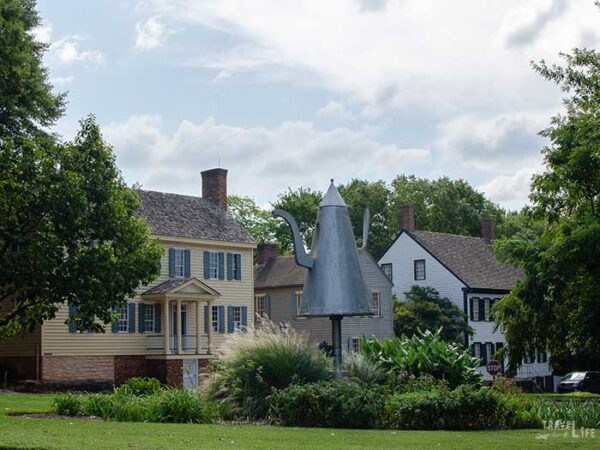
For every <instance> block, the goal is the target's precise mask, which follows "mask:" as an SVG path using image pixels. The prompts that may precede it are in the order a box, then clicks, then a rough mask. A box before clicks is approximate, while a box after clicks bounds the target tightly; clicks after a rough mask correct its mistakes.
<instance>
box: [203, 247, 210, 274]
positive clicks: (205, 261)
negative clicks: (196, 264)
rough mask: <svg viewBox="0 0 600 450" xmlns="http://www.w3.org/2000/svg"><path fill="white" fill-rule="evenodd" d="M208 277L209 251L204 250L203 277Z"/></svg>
mask: <svg viewBox="0 0 600 450" xmlns="http://www.w3.org/2000/svg"><path fill="white" fill-rule="evenodd" d="M209 278H210V252H204V279H205V280H208V279H209Z"/></svg>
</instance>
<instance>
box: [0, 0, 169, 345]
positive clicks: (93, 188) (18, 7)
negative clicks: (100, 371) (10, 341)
mask: <svg viewBox="0 0 600 450" xmlns="http://www.w3.org/2000/svg"><path fill="white" fill-rule="evenodd" d="M34 6H35V5H34V2H32V1H26V0H8V1H4V2H2V3H0V56H1V61H2V62H1V63H0V303H1V304H2V315H0V339H3V338H7V337H10V336H13V335H15V334H16V333H18V332H21V331H30V330H33V329H34V328H35V326H36V325H38V324H40V323H41V322H42V321H44V320H47V319H51V318H53V317H54V316H55V313H56V311H57V310H58V308H59V307H60V305H62V304H63V303H64V302H67V303H68V304H69V305H72V306H75V307H77V308H78V312H77V314H75V315H74V316H73V317H72V319H71V320H74V321H76V323H77V326H78V327H79V328H80V329H95V330H98V331H100V330H101V326H100V325H98V324H97V323H96V321H95V319H98V320H99V321H102V322H104V323H108V322H110V320H111V319H112V312H111V311H112V309H113V307H114V306H117V305H120V304H121V303H122V302H123V301H124V300H125V299H127V298H129V297H132V296H133V295H135V293H136V288H137V287H138V286H139V285H140V284H144V283H147V282H149V281H150V280H152V279H153V278H155V277H156V273H157V271H158V265H159V257H160V254H161V249H160V247H159V245H158V243H157V242H155V241H154V240H151V239H150V236H149V230H148V227H147V225H146V224H145V222H144V221H143V219H140V218H137V217H136V215H135V212H136V210H137V208H138V207H139V199H138V198H137V195H136V193H135V192H134V191H133V190H132V189H130V188H128V187H127V186H126V185H125V183H124V181H123V179H122V177H121V175H120V173H119V171H118V169H117V168H116V166H115V161H114V155H113V152H112V149H111V148H110V147H109V146H108V145H107V144H106V143H105V142H104V141H103V140H102V137H101V135H100V130H99V127H98V125H97V124H96V123H95V121H94V119H93V118H91V117H90V118H88V119H85V120H83V121H82V122H81V130H80V131H79V133H78V135H77V137H76V139H75V140H74V141H73V142H69V143H65V144H63V143H61V142H59V141H58V140H57V138H56V137H55V136H53V135H51V134H49V133H47V132H46V131H45V130H44V129H43V128H40V127H47V126H50V125H52V124H53V123H54V121H55V120H56V119H57V118H58V117H59V116H60V114H61V112H62V108H63V104H64V96H62V95H54V94H53V93H52V91H51V86H50V84H49V83H48V80H47V73H46V70H45V69H44V68H43V66H42V62H41V58H42V54H43V51H44V49H45V47H44V46H43V45H42V44H39V43H37V42H35V41H34V40H33V38H32V37H31V30H32V28H33V27H35V26H36V25H38V24H39V18H38V15H37V13H36V12H35V9H34Z"/></svg>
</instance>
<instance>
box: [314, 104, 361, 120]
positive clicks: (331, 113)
mask: <svg viewBox="0 0 600 450" xmlns="http://www.w3.org/2000/svg"><path fill="white" fill-rule="evenodd" d="M317 116H319V117H336V118H338V119H353V118H355V117H356V115H355V114H354V113H353V112H352V111H350V110H349V109H348V108H346V106H345V105H344V104H343V103H342V102H337V101H334V100H330V101H329V102H327V104H326V105H324V106H323V107H321V108H319V109H318V110H317Z"/></svg>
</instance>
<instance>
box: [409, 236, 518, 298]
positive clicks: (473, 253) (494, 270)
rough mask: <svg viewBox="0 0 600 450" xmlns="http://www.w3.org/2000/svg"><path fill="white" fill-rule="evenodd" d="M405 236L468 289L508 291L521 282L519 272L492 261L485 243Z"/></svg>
mask: <svg viewBox="0 0 600 450" xmlns="http://www.w3.org/2000/svg"><path fill="white" fill-rule="evenodd" d="M405 232H407V231H405ZM407 233H408V234H409V235H410V236H412V237H413V238H414V239H415V240H416V241H417V242H418V243H419V244H421V245H422V246H423V247H425V249H426V250H427V251H429V253H431V254H432V255H433V256H434V257H435V258H437V259H438V260H439V261H440V262H441V263H442V264H443V265H445V266H446V267H447V268H448V269H449V270H450V271H451V272H452V273H454V274H455V275H456V276H457V277H458V278H460V279H461V280H462V281H463V282H464V283H465V284H467V286H468V287H470V288H479V289H503V290H510V289H512V287H513V286H514V285H515V284H516V283H517V281H519V280H521V279H522V278H523V272H522V271H521V270H520V269H518V268H516V267H514V266H510V265H508V264H502V263H500V262H499V261H498V260H497V259H496V258H495V257H494V253H493V251H492V244H491V242H490V241H489V240H487V239H483V238H479V237H473V236H460V235H456V234H447V233H436V232H433V231H421V230H416V231H410V232H407Z"/></svg>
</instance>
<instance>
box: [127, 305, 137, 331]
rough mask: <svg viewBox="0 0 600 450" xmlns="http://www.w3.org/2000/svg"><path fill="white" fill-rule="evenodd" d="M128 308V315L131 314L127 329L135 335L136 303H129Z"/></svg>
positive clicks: (128, 318)
mask: <svg viewBox="0 0 600 450" xmlns="http://www.w3.org/2000/svg"><path fill="white" fill-rule="evenodd" d="M127 308H128V310H127V313H128V314H129V316H128V317H127V322H128V323H127V328H128V329H129V332H130V333H135V303H128V304H127Z"/></svg>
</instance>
